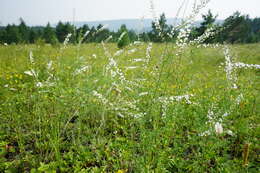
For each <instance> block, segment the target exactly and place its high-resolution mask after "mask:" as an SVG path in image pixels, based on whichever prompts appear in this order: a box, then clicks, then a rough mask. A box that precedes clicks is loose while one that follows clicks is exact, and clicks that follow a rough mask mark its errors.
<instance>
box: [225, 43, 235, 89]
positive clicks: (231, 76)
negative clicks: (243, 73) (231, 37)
mask: <svg viewBox="0 0 260 173" xmlns="http://www.w3.org/2000/svg"><path fill="white" fill-rule="evenodd" d="M224 56H225V72H226V77H227V80H228V82H229V83H230V86H231V88H234V89H236V88H237V85H236V80H237V77H236V76H235V73H234V69H233V63H232V57H231V55H230V51H229V48H228V47H227V46H225V47H224Z"/></svg>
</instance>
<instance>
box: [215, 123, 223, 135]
mask: <svg viewBox="0 0 260 173" xmlns="http://www.w3.org/2000/svg"><path fill="white" fill-rule="evenodd" d="M215 132H216V134H218V135H220V134H222V133H223V127H222V124H220V123H219V122H217V123H216V124H215Z"/></svg>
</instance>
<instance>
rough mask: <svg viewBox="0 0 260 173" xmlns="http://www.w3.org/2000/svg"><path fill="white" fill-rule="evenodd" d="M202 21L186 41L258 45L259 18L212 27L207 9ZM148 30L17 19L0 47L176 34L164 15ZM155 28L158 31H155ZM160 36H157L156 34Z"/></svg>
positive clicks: (1, 35)
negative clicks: (36, 23)
mask: <svg viewBox="0 0 260 173" xmlns="http://www.w3.org/2000/svg"><path fill="white" fill-rule="evenodd" d="M202 17H203V21H202V22H201V24H200V25H199V26H193V27H192V28H191V33H190V35H189V38H190V39H195V38H198V37H200V36H201V35H202V34H203V33H205V32H208V30H209V28H211V29H210V30H211V32H212V31H214V32H215V33H214V34H213V35H211V37H209V38H208V39H206V40H204V43H232V44H233V43H256V42H260V18H254V19H251V18H249V16H248V15H242V14H241V13H240V12H235V13H234V14H232V15H231V16H229V17H227V18H226V19H225V20H224V21H223V23H221V24H216V18H217V16H215V15H213V14H212V13H211V11H210V10H209V11H208V13H207V14H205V15H202ZM151 25H152V29H151V31H149V32H143V33H137V32H135V31H134V30H128V29H127V28H126V26H125V25H122V26H121V28H120V29H119V30H118V31H116V32H115V31H110V30H109V29H107V28H105V27H104V26H103V25H101V24H100V25H98V26H97V27H89V26H88V25H83V26H82V27H79V28H76V27H75V26H73V25H72V24H70V23H69V22H67V23H62V22H59V23H58V24H57V25H56V27H52V26H51V25H50V24H49V23H48V24H47V26H45V27H44V26H33V27H29V26H27V25H26V23H25V21H24V20H23V19H20V24H19V25H14V24H13V25H10V24H9V25H7V26H2V27H0V44H34V43H49V44H52V45H54V44H58V43H63V42H64V40H65V38H66V36H67V35H68V34H69V33H71V34H72V35H71V38H70V43H72V44H73V43H77V42H79V41H80V40H81V41H82V43H93V42H94V43H100V42H101V41H103V40H106V39H108V38H110V39H109V40H108V42H117V41H118V39H119V38H120V36H121V35H122V33H126V34H125V36H124V37H127V40H129V42H133V41H143V42H148V41H149V42H165V41H167V42H174V41H175V40H176V35H178V34H176V33H177V32H179V31H178V30H176V29H174V27H173V26H172V25H167V21H166V17H165V15H164V14H162V15H161V16H160V18H159V19H158V21H157V22H152V23H151ZM158 25H159V28H160V29H158ZM159 33H160V34H159Z"/></svg>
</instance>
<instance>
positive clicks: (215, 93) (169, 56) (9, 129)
mask: <svg viewBox="0 0 260 173" xmlns="http://www.w3.org/2000/svg"><path fill="white" fill-rule="evenodd" d="M223 52H225V54H224V53H223ZM230 59H231V61H232V62H231V63H233V64H234V63H236V62H243V63H246V64H260V44H252V45H228V46H219V47H216V48H209V47H208V48H196V47H195V46H190V47H186V48H178V47H176V45H173V44H153V45H151V44H136V45H132V46H128V47H127V48H125V49H124V50H122V51H120V50H118V49H117V48H116V45H115V44H104V45H102V44H87V45H81V46H80V45H75V46H73V45H67V46H66V47H63V46H56V47H52V46H49V45H16V46H15V45H10V46H9V45H8V46H0V172H117V173H126V172H158V173H160V172H259V170H260V168H259V152H260V148H259V144H260V142H259V141H260V140H259V137H260V129H259V122H260V121H259V119H260V93H259V90H260V71H259V68H258V69H257V68H254V67H253V68H244V67H243V68H242V67H241V68H239V67H236V68H235V66H232V65H231V66H230V62H229V60H230Z"/></svg>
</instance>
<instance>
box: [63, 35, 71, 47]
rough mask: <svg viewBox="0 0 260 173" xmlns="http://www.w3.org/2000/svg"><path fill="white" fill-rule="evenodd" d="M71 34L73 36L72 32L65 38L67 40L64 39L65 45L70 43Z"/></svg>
mask: <svg viewBox="0 0 260 173" xmlns="http://www.w3.org/2000/svg"><path fill="white" fill-rule="evenodd" d="M71 36H72V34H71V33H69V34H68V35H67V36H66V38H65V40H64V42H63V45H64V47H66V46H67V44H68V43H69V41H70V37H71Z"/></svg>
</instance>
